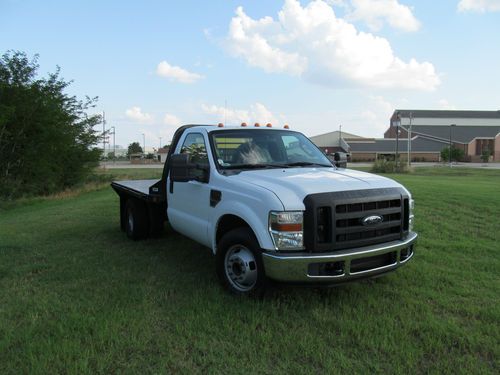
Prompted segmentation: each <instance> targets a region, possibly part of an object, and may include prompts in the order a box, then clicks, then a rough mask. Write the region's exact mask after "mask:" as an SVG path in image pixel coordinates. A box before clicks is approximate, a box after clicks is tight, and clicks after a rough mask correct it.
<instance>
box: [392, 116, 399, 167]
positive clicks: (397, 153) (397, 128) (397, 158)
mask: <svg viewBox="0 0 500 375" xmlns="http://www.w3.org/2000/svg"><path fill="white" fill-rule="evenodd" d="M392 123H393V125H395V126H396V155H395V160H394V161H395V162H396V168H397V167H398V160H399V125H401V116H400V115H399V112H396V120H395V121H394V120H393V122H392Z"/></svg>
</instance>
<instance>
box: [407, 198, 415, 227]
mask: <svg viewBox="0 0 500 375" xmlns="http://www.w3.org/2000/svg"><path fill="white" fill-rule="evenodd" d="M414 207H415V201H414V200H413V199H410V217H409V219H408V229H409V230H410V231H413V222H414V221H415V217H414V216H413V208H414Z"/></svg>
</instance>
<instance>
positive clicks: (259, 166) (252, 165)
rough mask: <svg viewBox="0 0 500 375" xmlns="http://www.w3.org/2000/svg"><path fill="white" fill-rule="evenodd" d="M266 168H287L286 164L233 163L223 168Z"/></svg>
mask: <svg viewBox="0 0 500 375" xmlns="http://www.w3.org/2000/svg"><path fill="white" fill-rule="evenodd" d="M267 168H288V164H262V163H261V164H235V165H228V166H227V167H224V169H267Z"/></svg>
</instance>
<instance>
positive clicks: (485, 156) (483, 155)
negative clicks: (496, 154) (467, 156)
mask: <svg viewBox="0 0 500 375" xmlns="http://www.w3.org/2000/svg"><path fill="white" fill-rule="evenodd" d="M492 154H493V153H492V152H491V151H490V150H489V149H486V150H483V152H482V153H481V160H482V161H483V163H487V162H489V161H490V156H491V155H492Z"/></svg>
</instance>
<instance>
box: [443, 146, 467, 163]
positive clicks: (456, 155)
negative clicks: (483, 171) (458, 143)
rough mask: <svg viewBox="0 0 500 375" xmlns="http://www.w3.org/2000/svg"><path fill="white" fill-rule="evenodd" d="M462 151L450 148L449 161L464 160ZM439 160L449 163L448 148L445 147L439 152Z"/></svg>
mask: <svg viewBox="0 0 500 375" xmlns="http://www.w3.org/2000/svg"><path fill="white" fill-rule="evenodd" d="M464 155H465V154H464V150H462V149H461V148H456V147H453V146H452V147H451V160H452V161H460V160H463V159H464ZM441 160H443V161H445V162H448V161H450V148H449V147H445V148H443V149H442V150H441Z"/></svg>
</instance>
